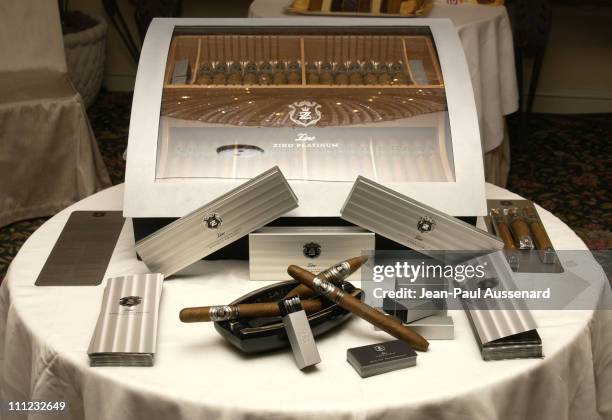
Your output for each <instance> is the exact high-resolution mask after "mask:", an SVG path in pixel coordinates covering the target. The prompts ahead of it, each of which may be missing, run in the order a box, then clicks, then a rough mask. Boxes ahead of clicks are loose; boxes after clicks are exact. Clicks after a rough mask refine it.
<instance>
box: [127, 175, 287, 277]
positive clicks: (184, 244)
mask: <svg viewBox="0 0 612 420" xmlns="http://www.w3.org/2000/svg"><path fill="white" fill-rule="evenodd" d="M297 205H298V202H297V197H296V196H295V194H294V193H293V191H292V190H291V187H290V186H289V184H288V183H287V180H286V179H285V177H284V176H283V174H282V172H281V171H280V169H279V168H278V167H277V166H275V167H273V168H272V169H270V170H268V171H266V172H264V173H262V174H260V175H258V176H256V177H255V178H253V179H251V180H249V181H247V182H245V183H244V184H242V185H240V186H239V187H237V188H235V189H233V190H231V191H229V192H228V193H226V194H224V195H222V196H221V197H219V198H217V199H215V200H214V201H212V202H210V203H208V204H206V205H204V206H203V207H200V208H199V209H197V210H195V211H193V212H191V213H189V214H188V215H186V216H183V217H181V218H180V219H178V220H176V221H175V222H173V223H171V224H169V225H167V226H166V227H164V228H163V229H160V230H158V231H157V232H154V233H152V234H151V235H149V236H147V237H146V238H144V239H142V240H140V241H138V242H137V243H136V252H137V253H138V255H140V257H141V258H142V260H143V261H144V262H145V264H146V265H147V266H148V267H149V269H151V271H153V272H159V273H163V274H164V275H165V276H166V277H167V276H169V275H171V274H173V273H176V272H177V271H179V270H181V269H182V268H184V267H187V266H188V265H190V264H192V263H194V262H196V261H197V260H199V259H201V258H203V257H205V256H207V255H209V254H211V253H212V252H214V251H216V250H218V249H220V248H222V247H224V246H226V245H227V244H229V243H231V242H234V241H235V240H237V239H239V238H241V237H243V236H245V235H247V234H248V233H249V232H252V231H254V230H255V229H258V228H260V227H262V226H264V225H265V224H267V223H269V222H271V221H272V220H274V219H276V218H278V217H279V216H281V215H283V214H284V213H286V212H288V211H290V210H292V209H294V208H296V207H297Z"/></svg>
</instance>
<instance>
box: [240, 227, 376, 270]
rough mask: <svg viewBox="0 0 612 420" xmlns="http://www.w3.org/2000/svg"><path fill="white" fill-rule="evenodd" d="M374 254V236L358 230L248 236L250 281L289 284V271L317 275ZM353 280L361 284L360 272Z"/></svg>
mask: <svg viewBox="0 0 612 420" xmlns="http://www.w3.org/2000/svg"><path fill="white" fill-rule="evenodd" d="M372 250H374V234H373V233H372V232H368V231H366V230H365V229H362V228H359V227H356V226H321V227H319V226H303V227H301V226H300V227H297V226H286V227H285V226H273V227H264V228H262V229H259V230H257V231H255V232H252V233H251V234H249V273H250V278H251V280H275V281H277V280H288V279H290V277H289V274H287V267H288V266H289V265H291V264H295V265H299V266H300V267H304V268H306V269H307V270H309V271H311V272H313V273H315V274H318V273H319V272H321V271H323V270H325V269H327V268H329V267H330V266H332V265H333V264H335V263H337V262H339V261H342V260H346V259H347V258H350V257H356V256H359V255H362V253H363V251H372ZM351 280H361V270H357V271H356V272H355V273H354V274H353V275H352V276H351Z"/></svg>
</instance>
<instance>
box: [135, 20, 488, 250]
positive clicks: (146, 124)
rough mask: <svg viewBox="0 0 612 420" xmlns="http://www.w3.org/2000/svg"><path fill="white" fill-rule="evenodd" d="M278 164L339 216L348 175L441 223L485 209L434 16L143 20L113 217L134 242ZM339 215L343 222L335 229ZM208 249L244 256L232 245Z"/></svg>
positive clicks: (325, 217) (319, 221)
mask: <svg viewBox="0 0 612 420" xmlns="http://www.w3.org/2000/svg"><path fill="white" fill-rule="evenodd" d="M276 165H278V167H279V168H280V170H281V171H282V172H283V174H284V175H285V177H286V178H287V180H288V182H289V184H290V185H291V188H292V189H293V191H295V193H296V195H297V198H298V199H299V202H300V206H299V207H298V208H296V209H294V210H293V211H291V212H289V213H288V214H287V215H286V216H287V217H285V218H281V219H279V220H278V221H276V222H275V224H277V225H278V224H280V225H282V224H289V225H297V226H312V225H315V226H321V225H341V224H342V221H341V220H340V219H339V218H338V217H339V214H340V209H341V207H342V205H343V203H344V201H345V199H346V197H347V196H348V195H349V193H350V191H351V187H352V185H353V183H354V181H355V179H356V178H357V176H359V175H361V176H364V177H366V178H368V179H372V180H374V181H376V182H378V183H380V184H382V185H384V186H385V187H388V188H391V189H393V190H395V191H397V192H399V193H401V194H404V195H407V196H409V197H412V198H414V199H415V200H418V201H420V202H423V203H425V204H427V205H429V206H432V207H434V208H436V209H438V210H440V211H443V212H445V213H448V214H451V215H453V216H478V215H485V214H486V210H487V208H486V201H485V195H484V191H485V187H484V175H483V166H482V165H483V164H482V150H481V143H480V135H479V131H478V120H477V116H476V108H475V104H474V97H473V92H472V86H471V82H470V77H469V72H468V69H467V65H466V62H465V56H464V53H463V49H462V47H461V43H460V41H459V38H458V36H457V32H456V29H455V28H454V27H453V25H452V23H451V22H450V21H448V20H441V19H418V20H415V19H359V18H346V19H339V18H336V19H334V18H306V19H302V18H296V19H292V20H291V25H288V24H287V21H286V20H283V19H155V20H154V21H153V22H152V24H151V26H150V28H149V30H148V32H147V36H146V38H145V42H144V45H143V49H142V54H141V58H140V62H139V66H138V74H137V77H136V87H135V91H134V101H133V106H132V115H131V122H130V133H129V147H128V154H127V170H126V186H125V201H124V215H125V216H126V217H131V218H132V219H133V221H134V226H135V234H136V239H137V240H138V239H141V238H142V237H144V236H146V235H148V234H150V233H151V232H152V231H154V230H156V229H159V228H160V227H162V226H164V225H165V224H168V223H170V222H171V221H173V220H174V219H176V218H178V217H181V216H184V215H185V214H187V213H189V212H191V211H193V210H194V209H196V208H198V207H200V206H202V205H203V204H204V203H207V202H209V201H212V200H213V199H215V198H216V197H219V196H222V195H223V194H225V193H227V192H228V191H230V190H231V189H233V188H235V187H236V186H238V185H240V184H242V183H244V182H245V181H246V180H248V179H250V178H252V177H254V176H256V175H258V174H259V173H261V172H264V171H266V170H268V169H270V168H272V167H273V166H276ZM345 224H346V222H345ZM235 244H236V245H235V246H237V247H241V246H242V247H244V249H243V250H239V249H238V248H236V249H234V250H232V247H233V246H234V244H232V245H231V246H229V247H226V248H224V250H223V251H224V252H228V253H230V254H231V253H232V252H233V251H236V250H238V251H237V252H236V253H235V254H234V255H235V256H242V257H246V256H247V255H248V253H247V252H246V248H247V239H246V238H243V240H242V241H238V242H237V243H235Z"/></svg>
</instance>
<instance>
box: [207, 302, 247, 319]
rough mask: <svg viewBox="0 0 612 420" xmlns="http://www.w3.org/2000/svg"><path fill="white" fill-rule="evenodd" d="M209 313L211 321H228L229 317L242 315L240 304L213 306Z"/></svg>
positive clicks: (233, 317)
mask: <svg viewBox="0 0 612 420" xmlns="http://www.w3.org/2000/svg"><path fill="white" fill-rule="evenodd" d="M208 314H209V316H210V320H211V321H214V322H217V321H227V320H229V319H235V318H238V317H239V316H240V310H239V309H238V305H225V306H212V307H211V308H210V310H209V311H208Z"/></svg>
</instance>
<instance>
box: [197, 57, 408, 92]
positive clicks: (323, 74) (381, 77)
mask: <svg viewBox="0 0 612 420" xmlns="http://www.w3.org/2000/svg"><path fill="white" fill-rule="evenodd" d="M305 74H306V84H309V85H319V84H321V85H340V86H346V85H410V84H413V82H412V80H411V79H410V77H409V76H408V74H407V73H406V69H405V66H404V64H403V63H402V62H400V61H397V62H388V63H387V62H373V61H348V62H321V61H316V62H308V63H306V68H305ZM195 84H198V85H298V84H302V65H301V63H300V62H299V61H281V60H279V61H261V62H254V61H248V62H240V61H228V62H224V61H214V62H204V63H202V65H201V66H200V68H199V70H198V74H197V77H196V79H195Z"/></svg>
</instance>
